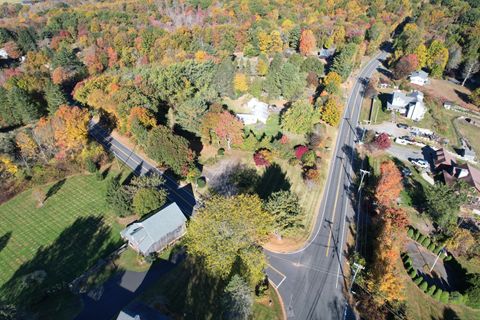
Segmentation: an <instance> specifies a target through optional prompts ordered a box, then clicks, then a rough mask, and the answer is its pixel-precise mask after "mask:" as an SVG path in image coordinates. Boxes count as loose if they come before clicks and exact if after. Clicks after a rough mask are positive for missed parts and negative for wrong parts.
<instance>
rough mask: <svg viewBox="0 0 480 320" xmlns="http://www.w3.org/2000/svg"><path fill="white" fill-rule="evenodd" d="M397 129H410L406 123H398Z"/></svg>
mask: <svg viewBox="0 0 480 320" xmlns="http://www.w3.org/2000/svg"><path fill="white" fill-rule="evenodd" d="M397 127H399V128H400V129H408V125H406V124H405V123H397Z"/></svg>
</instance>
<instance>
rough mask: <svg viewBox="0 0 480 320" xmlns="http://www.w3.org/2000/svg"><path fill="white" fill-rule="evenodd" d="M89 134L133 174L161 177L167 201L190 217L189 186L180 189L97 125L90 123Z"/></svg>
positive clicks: (175, 182)
mask: <svg viewBox="0 0 480 320" xmlns="http://www.w3.org/2000/svg"><path fill="white" fill-rule="evenodd" d="M89 134H90V135H91V136H92V137H93V138H94V139H95V140H97V141H98V142H99V143H100V144H102V145H103V147H104V148H105V149H106V150H107V151H110V152H112V153H113V154H114V155H115V157H117V158H118V159H120V160H121V161H122V162H123V163H125V164H126V165H127V166H128V167H130V168H131V169H132V170H133V173H134V174H136V175H144V174H150V173H157V174H159V175H163V177H164V178H165V185H164V187H165V188H166V189H167V191H168V199H169V200H170V201H171V202H176V203H177V205H178V207H179V208H180V209H181V210H182V212H183V213H184V214H185V215H186V216H187V217H190V216H191V215H192V212H193V208H194V206H195V205H196V200H195V196H194V195H193V190H192V186H191V185H186V186H184V187H180V186H179V185H178V183H177V181H176V180H175V178H173V177H171V176H170V175H168V174H166V173H164V172H163V171H161V170H159V169H158V168H156V167H155V166H153V165H152V164H150V163H148V162H147V161H146V160H145V159H143V158H142V157H140V156H139V155H138V154H136V153H135V150H130V149H129V148H127V147H126V146H124V145H123V144H122V143H120V142H119V141H118V140H115V139H114V138H113V137H112V136H111V135H110V134H109V133H108V131H106V130H105V129H104V128H102V127H101V126H100V125H99V124H98V123H95V122H93V121H90V124H89Z"/></svg>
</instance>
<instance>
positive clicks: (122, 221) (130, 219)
mask: <svg viewBox="0 0 480 320" xmlns="http://www.w3.org/2000/svg"><path fill="white" fill-rule="evenodd" d="M139 218H140V217H139V216H138V215H136V214H135V215H132V216H128V217H118V218H117V222H118V223H119V224H121V225H122V226H126V225H128V224H130V223H132V222H134V221H135V220H138V219H139Z"/></svg>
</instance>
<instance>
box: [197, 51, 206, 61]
mask: <svg viewBox="0 0 480 320" xmlns="http://www.w3.org/2000/svg"><path fill="white" fill-rule="evenodd" d="M207 57H208V53H206V52H205V51H203V50H199V51H197V52H195V61H198V62H203V61H205V60H207Z"/></svg>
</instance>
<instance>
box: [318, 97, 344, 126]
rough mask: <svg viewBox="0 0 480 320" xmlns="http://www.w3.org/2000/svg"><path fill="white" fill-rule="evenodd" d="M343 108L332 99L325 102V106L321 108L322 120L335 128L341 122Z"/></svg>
mask: <svg viewBox="0 0 480 320" xmlns="http://www.w3.org/2000/svg"><path fill="white" fill-rule="evenodd" d="M340 115H341V106H340V104H339V103H338V102H337V101H336V100H335V99H333V98H330V99H328V100H327V102H325V105H323V106H322V107H321V113H320V119H322V121H325V122H326V123H327V124H328V125H330V126H332V127H335V126H337V125H338V123H339V122H340Z"/></svg>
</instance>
